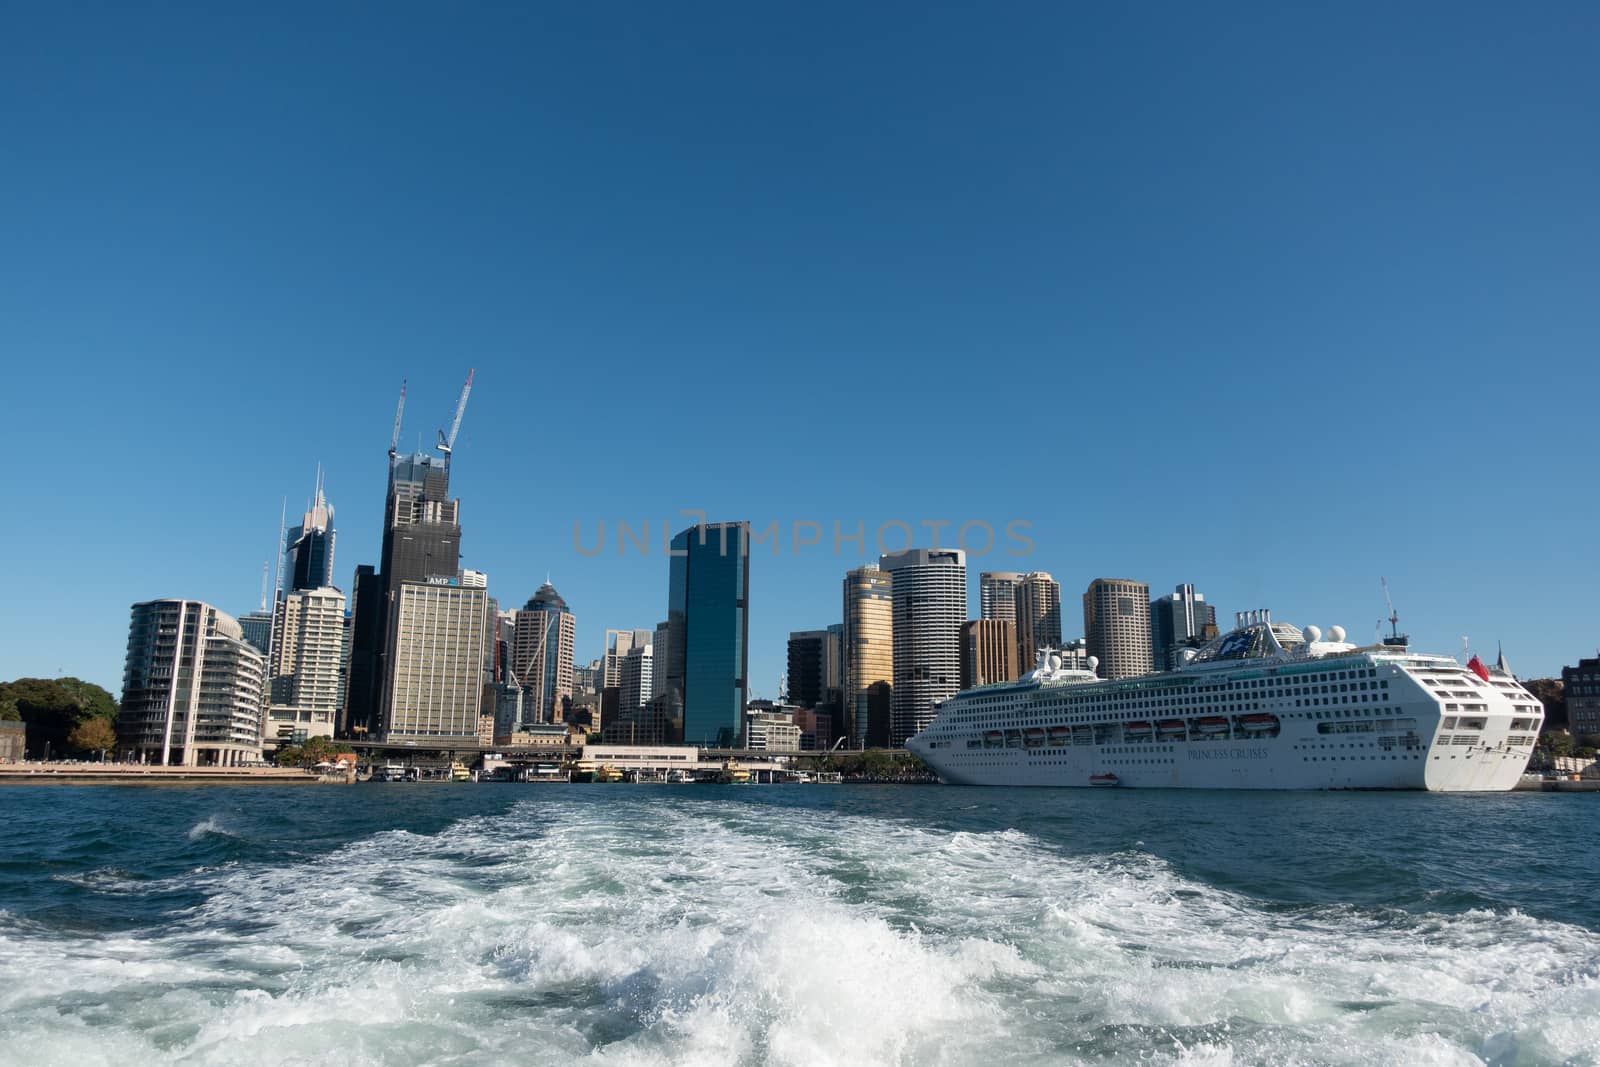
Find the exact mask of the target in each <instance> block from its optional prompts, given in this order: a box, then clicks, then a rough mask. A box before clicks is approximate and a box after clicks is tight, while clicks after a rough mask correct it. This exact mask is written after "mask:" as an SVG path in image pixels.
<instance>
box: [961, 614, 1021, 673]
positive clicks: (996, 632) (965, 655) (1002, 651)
mask: <svg viewBox="0 0 1600 1067" xmlns="http://www.w3.org/2000/svg"><path fill="white" fill-rule="evenodd" d="M1017 648H1018V645H1017V627H1016V624H1015V623H1013V622H1011V621H1010V620H1008V619H973V620H972V621H970V622H965V623H962V624H961V688H962V689H971V688H972V687H973V686H978V685H991V684H993V683H995V682H1009V681H1012V680H1013V679H1015V678H1018V677H1021V675H1022V674H1023V673H1024V672H1025V671H1027V670H1031V669H1032V668H1033V664H1032V663H1031V662H1030V663H1029V664H1027V665H1026V667H1024V666H1020V665H1019V664H1018V662H1017Z"/></svg>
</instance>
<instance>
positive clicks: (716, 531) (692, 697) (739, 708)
mask: <svg viewBox="0 0 1600 1067" xmlns="http://www.w3.org/2000/svg"><path fill="white" fill-rule="evenodd" d="M672 552H673V556H672V562H671V573H670V576H669V580H668V585H667V659H666V663H665V670H666V684H667V688H666V690H665V697H666V700H667V714H668V717H669V718H674V719H675V718H677V717H678V716H679V715H680V714H681V722H682V737H681V741H682V743H684V744H689V745H710V746H715V747H718V748H726V747H732V746H735V745H737V744H738V742H739V739H740V735H741V733H742V731H743V729H744V711H745V701H746V697H747V695H748V689H749V653H748V642H749V632H750V631H749V619H748V612H747V610H746V609H747V606H748V599H749V589H750V538H749V532H748V524H747V523H743V522H717V523H709V524H706V525H703V526H691V527H690V528H689V529H687V530H682V531H680V532H679V533H678V534H677V535H676V536H675V537H673V539H672ZM656 669H657V670H661V669H662V665H661V664H659V663H658V664H657V665H656Z"/></svg>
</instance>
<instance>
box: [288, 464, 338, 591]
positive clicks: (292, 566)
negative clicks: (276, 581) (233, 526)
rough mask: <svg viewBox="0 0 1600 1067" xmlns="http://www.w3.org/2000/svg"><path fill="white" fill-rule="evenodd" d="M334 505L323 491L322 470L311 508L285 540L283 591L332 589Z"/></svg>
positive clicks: (318, 473)
mask: <svg viewBox="0 0 1600 1067" xmlns="http://www.w3.org/2000/svg"><path fill="white" fill-rule="evenodd" d="M333 539H334V529H333V505H332V504H329V503H328V501H327V498H326V497H325V496H324V495H323V491H322V469H321V468H320V467H319V468H318V469H317V490H316V496H315V497H314V498H313V500H312V503H311V507H310V509H308V510H307V511H306V513H305V515H304V516H303V517H302V518H301V520H300V524H299V525H298V526H291V527H290V528H289V532H288V535H287V536H286V537H285V539H284V542H285V543H284V563H285V566H284V579H285V586H284V589H285V591H293V590H296V589H325V588H328V587H330V586H332V585H333Z"/></svg>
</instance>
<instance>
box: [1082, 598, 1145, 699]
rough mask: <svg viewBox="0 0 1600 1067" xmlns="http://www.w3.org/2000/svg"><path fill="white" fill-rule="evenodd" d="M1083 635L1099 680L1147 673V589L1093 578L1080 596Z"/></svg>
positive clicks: (1131, 676)
mask: <svg viewBox="0 0 1600 1067" xmlns="http://www.w3.org/2000/svg"><path fill="white" fill-rule="evenodd" d="M1083 632H1084V640H1085V641H1087V642H1088V646H1089V654H1090V655H1091V656H1095V657H1097V658H1098V659H1099V661H1100V664H1099V667H1098V671H1099V674H1100V677H1102V678H1133V677H1136V676H1138V675H1141V674H1149V673H1150V672H1151V670H1152V669H1153V668H1152V659H1151V654H1150V586H1149V585H1147V584H1146V583H1144V582H1135V581H1131V580H1128V579H1125V578H1096V579H1095V580H1094V581H1092V582H1090V583H1089V588H1088V590H1087V591H1086V592H1085V593H1084V594H1083Z"/></svg>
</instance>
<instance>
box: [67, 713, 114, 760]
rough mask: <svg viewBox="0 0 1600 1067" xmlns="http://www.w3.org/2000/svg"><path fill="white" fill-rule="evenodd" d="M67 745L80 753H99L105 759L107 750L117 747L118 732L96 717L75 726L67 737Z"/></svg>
mask: <svg viewBox="0 0 1600 1067" xmlns="http://www.w3.org/2000/svg"><path fill="white" fill-rule="evenodd" d="M67 744H68V746H70V747H71V748H73V749H75V750H77V751H79V752H98V753H100V755H101V757H102V758H104V756H105V753H106V752H107V750H109V749H114V748H116V747H117V731H116V730H114V729H112V727H111V724H110V723H109V722H107V721H106V720H105V719H103V718H101V717H100V716H98V715H96V716H94V717H93V718H89V719H84V720H83V721H82V722H80V723H79V724H78V725H76V726H74V727H73V728H72V733H70V734H68V735H67Z"/></svg>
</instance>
